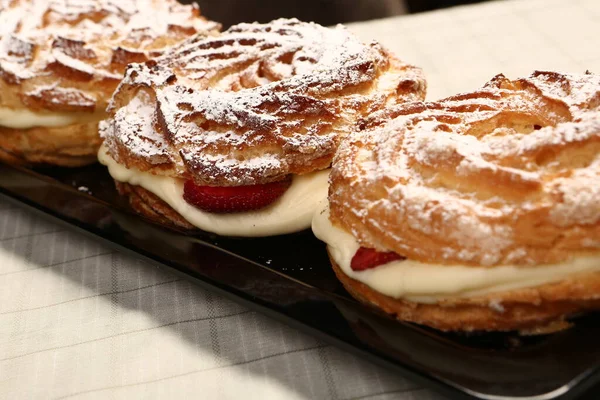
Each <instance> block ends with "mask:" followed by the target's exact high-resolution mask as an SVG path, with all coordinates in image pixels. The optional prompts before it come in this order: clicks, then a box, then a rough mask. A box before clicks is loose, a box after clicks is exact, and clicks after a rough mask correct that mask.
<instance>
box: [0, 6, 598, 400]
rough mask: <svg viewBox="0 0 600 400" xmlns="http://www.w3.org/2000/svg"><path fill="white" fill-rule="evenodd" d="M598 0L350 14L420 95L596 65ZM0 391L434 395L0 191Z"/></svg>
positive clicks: (34, 395)
mask: <svg viewBox="0 0 600 400" xmlns="http://www.w3.org/2000/svg"><path fill="white" fill-rule="evenodd" d="M598 26H600V2H598V1H596V0H571V1H563V0H520V1H518V0H517V1H514V0H513V1H498V2H492V3H485V4H482V5H477V6H469V7H463V8H456V9H450V10H444V11H439V12H434V13H428V14H422V15H414V16H405V17H397V18H392V19H386V20H381V21H372V22H366V23H360V24H355V25H352V29H354V30H355V31H356V32H357V33H358V34H359V35H360V36H361V37H363V38H364V39H365V40H370V39H376V40H379V41H381V42H383V43H384V44H385V45H386V46H387V47H389V48H390V49H391V50H393V51H395V52H396V53H397V54H398V55H399V56H400V57H401V58H402V59H403V60H406V61H408V62H411V63H414V64H416V65H420V66H422V67H423V68H424V70H425V72H426V74H427V77H428V80H429V88H430V90H429V93H430V95H429V98H430V99H436V98H439V97H442V96H446V95H450V94H454V93H456V92H459V91H466V90H472V89H476V88H477V87H479V86H481V85H482V84H483V83H484V82H486V81H487V80H489V79H490V78H491V77H492V76H494V75H495V74H497V73H499V72H503V73H505V74H506V75H507V76H509V77H511V78H515V77H517V76H522V75H528V74H529V73H530V72H531V71H532V70H534V69H550V70H559V71H572V72H583V71H585V70H586V69H589V70H592V71H596V72H600V53H598V51H597V49H598V39H597V38H598V33H599V31H598V29H599V28H598ZM0 343H1V344H0V399H17V398H28V399H65V398H76V399H107V398H108V399H112V398H116V399H120V398H146V399H152V398H156V399H159V398H160V399H164V398H192V397H193V398H206V399H208V398H224V399H230V398H231V399H233V398H236V399H237V398H244V399H266V398H273V399H321V398H332V399H378V400H383V399H406V400H409V399H424V400H427V399H432V400H433V399H443V397H442V396H440V395H437V394H435V393H433V392H431V391H430V390H429V389H424V388H422V387H420V386H419V385H417V384H415V383H413V382H411V381H409V380H406V379H404V378H402V377H400V376H398V375H396V374H393V373H390V372H389V371H386V370H384V369H382V368H380V367H377V366H374V365H372V364H370V363H368V362H366V361H363V360H361V359H359V358H357V357H355V356H353V355H351V354H348V353H346V352H343V351H341V350H339V349H337V348H335V347H332V346H330V345H327V344H325V343H323V342H321V341H319V340H317V339H315V338H313V337H311V336H308V335H305V334H303V333H300V332H298V331H296V330H295V329H292V328H289V327H287V326H285V325H283V324H281V323H279V322H277V321H274V320H272V319H270V318H267V317H265V316H263V315H261V314H257V313H255V312H253V311H250V310H248V309H247V308H245V307H243V306H240V305H238V304H236V303H234V302H231V301H229V300H227V299H224V298H222V297H220V296H218V295H215V294H213V293H211V292H208V291H205V290H203V289H200V288H198V287H196V286H194V285H193V284H190V283H188V282H186V281H184V280H181V279H180V278H177V277H175V276H174V275H171V274H169V273H167V272H164V271H162V270H159V269H158V268H157V267H155V266H152V265H149V264H147V263H145V262H141V261H139V260H136V259H135V258H132V257H130V256H127V255H124V254H121V253H119V252H116V251H114V250H112V249H110V248H109V247H106V246H104V245H102V244H99V243H97V242H95V241H94V240H91V239H88V238H85V237H82V236H81V235H80V234H78V233H75V232H73V231H70V230H69V229H68V228H65V227H63V226H61V225H57V224H55V223H52V222H47V221H46V220H45V219H43V218H41V217H39V216H36V215H34V214H31V213H30V212H29V211H26V210H24V209H22V208H20V207H19V206H17V205H14V204H12V203H8V202H7V201H5V200H0Z"/></svg>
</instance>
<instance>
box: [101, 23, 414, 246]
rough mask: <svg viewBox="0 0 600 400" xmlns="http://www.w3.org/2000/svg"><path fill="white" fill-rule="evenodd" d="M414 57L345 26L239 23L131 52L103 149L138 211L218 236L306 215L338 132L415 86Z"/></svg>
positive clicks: (264, 230) (300, 222) (295, 224)
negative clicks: (146, 52)
mask: <svg viewBox="0 0 600 400" xmlns="http://www.w3.org/2000/svg"><path fill="white" fill-rule="evenodd" d="M424 95H425V81H424V79H423V77H422V72H421V70H420V69H418V68H416V67H413V66H410V65H407V64H404V63H402V62H400V61H399V60H398V59H396V58H395V57H394V56H392V55H391V54H389V53H388V52H386V51H385V50H384V49H383V48H382V47H381V46H379V45H378V44H376V43H373V44H369V45H365V44H363V43H362V42H360V41H359V40H358V39H357V38H356V37H355V36H354V35H352V34H351V33H350V32H348V31H347V30H346V29H345V28H343V27H337V28H334V29H329V28H324V27H322V26H319V25H317V24H313V23H304V22H300V21H298V20H286V19H281V20H276V21H273V22H271V23H268V24H240V25H237V26H234V27H232V28H230V29H229V30H227V31H226V32H223V33H222V34H221V35H219V36H216V37H206V36H196V37H194V38H192V39H190V40H188V41H187V42H185V43H183V44H182V45H180V46H178V47H176V48H174V49H173V50H172V51H170V52H168V53H166V54H165V55H164V56H162V57H160V58H158V59H156V60H151V61H149V62H146V63H140V64H133V65H131V66H130V67H129V69H128V70H127V73H126V76H125V79H124V80H123V82H122V83H121V85H120V86H119V88H118V90H117V91H116V93H115V95H114V97H113V99H112V101H111V105H110V106H109V109H108V111H109V117H108V119H107V120H106V121H104V122H103V123H102V124H101V125H102V126H101V131H102V136H103V138H104V147H103V149H102V150H101V152H100V160H101V162H103V163H104V164H106V165H107V166H108V169H109V172H110V174H111V176H112V177H113V178H114V179H115V182H116V184H117V188H118V189H119V191H120V192H121V193H122V194H123V195H125V196H127V197H128V198H129V200H130V203H131V205H132V206H133V208H134V209H135V210H137V211H138V212H139V213H141V214H144V215H146V216H149V217H151V218H154V219H155V220H158V221H159V222H161V223H165V224H170V225H176V226H179V227H183V228H188V229H195V228H199V229H202V230H204V231H209V232H214V233H218V234H221V235H227V236H270V235H278V234H282V233H290V232H296V231H300V230H303V229H307V228H309V227H310V223H311V217H312V215H313V214H314V212H315V210H316V207H317V204H318V202H319V200H321V199H322V198H324V197H325V196H326V190H327V189H326V181H327V174H328V171H327V170H328V168H329V166H330V164H331V160H332V158H333V155H334V153H335V151H336V149H337V146H338V143H339V141H340V140H341V139H342V138H343V137H344V136H345V135H346V134H347V133H348V132H350V131H351V130H352V129H353V127H354V126H355V125H356V124H357V123H358V122H359V121H360V120H361V119H362V118H364V117H366V116H367V115H369V114H371V113H373V112H375V111H381V110H383V109H385V108H386V107H390V106H394V105H397V104H400V103H403V102H406V101H413V100H422V99H423V97H424Z"/></svg>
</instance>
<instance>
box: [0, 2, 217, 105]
mask: <svg viewBox="0 0 600 400" xmlns="http://www.w3.org/2000/svg"><path fill="white" fill-rule="evenodd" d="M215 29H218V24H215V23H213V22H210V21H207V20H206V19H204V18H203V17H201V16H200V11H199V9H198V8H197V7H192V6H184V5H181V4H179V3H177V2H176V1H175V0H148V1H144V2H139V1H135V0H0V107H9V108H15V109H19V108H28V109H31V110H47V111H60V112H73V111H82V112H93V111H94V110H99V111H103V110H104V109H105V108H106V105H107V102H108V99H110V96H111V95H112V92H113V91H114V89H115V88H116V86H117V85H118V83H119V82H120V80H121V78H122V74H123V71H124V70H125V67H126V65H127V64H128V63H131V62H141V61H145V60H147V59H148V57H149V56H155V55H158V54H161V53H162V52H163V51H164V50H165V49H167V48H169V47H171V46H173V45H175V44H177V43H179V42H181V41H183V40H184V39H186V38H188V37H189V36H191V35H192V34H194V33H197V32H207V31H210V30H215Z"/></svg>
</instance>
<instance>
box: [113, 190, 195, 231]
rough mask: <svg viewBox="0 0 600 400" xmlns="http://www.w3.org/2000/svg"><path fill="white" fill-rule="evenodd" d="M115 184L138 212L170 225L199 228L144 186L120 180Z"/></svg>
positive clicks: (190, 228) (189, 228) (188, 228)
mask: <svg viewBox="0 0 600 400" xmlns="http://www.w3.org/2000/svg"><path fill="white" fill-rule="evenodd" d="M115 185H116V186H117V190H118V191H119V194H120V195H121V196H125V197H127V199H128V200H129V204H130V205H131V208H133V209H134V210H135V211H136V212H137V213H138V214H141V215H143V216H145V217H147V218H150V219H151V220H153V221H156V222H158V223H159V224H162V225H169V226H173V227H175V228H183V229H187V230H195V229H197V228H196V227H195V226H193V225H191V224H190V223H189V222H187V221H186V220H185V219H184V218H183V217H182V216H181V215H179V213H177V211H175V210H173V208H171V206H170V205H168V204H167V203H165V202H164V201H163V200H161V199H160V198H159V197H158V196H156V195H155V194H153V193H152V192H149V191H147V190H146V189H144V188H143V187H141V186H136V185H130V184H128V183H123V182H118V181H115Z"/></svg>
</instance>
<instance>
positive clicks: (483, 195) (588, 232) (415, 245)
mask: <svg viewBox="0 0 600 400" xmlns="http://www.w3.org/2000/svg"><path fill="white" fill-rule="evenodd" d="M599 117H600V77H599V76H597V75H591V74H587V75H563V74H557V73H550V72H535V73H534V74H533V75H532V76H530V77H529V78H526V79H520V80H516V81H509V80H508V79H506V78H504V77H503V76H498V77H496V78H494V80H492V81H491V82H490V83H489V84H488V85H486V87H485V88H484V89H482V90H481V91H479V92H474V93H467V94H462V95H457V96H454V97H451V98H448V99H445V100H441V101H439V102H436V103H414V104H410V105H405V106H399V107H397V108H396V109H393V110H391V111H389V110H388V111H385V112H383V113H382V114H380V115H376V116H375V117H373V118H372V119H370V120H367V121H366V123H365V125H366V126H367V127H369V129H368V130H367V131H365V132H357V133H354V134H353V135H351V136H350V137H349V138H348V140H347V141H346V142H345V143H343V144H342V146H341V147H340V150H339V152H338V155H337V156H336V160H335V161H334V167H333V171H332V178H331V182H332V189H331V190H330V202H331V209H332V215H333V216H334V218H336V219H338V220H340V221H341V222H342V223H344V224H345V225H347V228H348V229H349V230H351V231H352V233H353V234H354V235H355V236H356V237H357V238H358V239H359V240H361V241H362V243H364V244H365V245H368V246H374V247H376V248H378V249H381V250H394V251H396V252H398V253H400V254H403V255H408V256H413V257H414V258H417V259H433V260H436V261H443V262H446V263H451V262H466V263H472V264H478V265H496V264H502V263H517V264H530V263H543V262H550V261H552V260H556V259H560V258H561V257H562V258H565V257H568V255H569V253H568V251H567V250H572V251H584V250H586V249H592V248H595V247H593V246H588V245H587V244H589V243H591V242H589V241H586V240H585V238H586V237H587V238H589V237H590V236H594V235H595V234H598V233H600V118H599ZM390 118H391V121H389V122H386V119H390ZM365 148H369V149H370V150H369V151H366V150H365ZM348 185H349V186H348ZM349 187H351V189H349ZM383 188H385V191H386V193H387V196H385V197H381V191H382V189H383ZM375 193H378V195H377V196H376V197H375V198H373V197H372V196H373V195H374V194H375ZM350 209H352V210H356V209H358V210H362V211H361V212H355V211H351V214H352V215H354V216H355V217H356V219H346V218H347V217H346V216H345V215H348V214H345V213H347V212H348V211H349V210H350ZM350 221H352V222H350Z"/></svg>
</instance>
